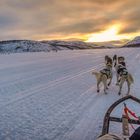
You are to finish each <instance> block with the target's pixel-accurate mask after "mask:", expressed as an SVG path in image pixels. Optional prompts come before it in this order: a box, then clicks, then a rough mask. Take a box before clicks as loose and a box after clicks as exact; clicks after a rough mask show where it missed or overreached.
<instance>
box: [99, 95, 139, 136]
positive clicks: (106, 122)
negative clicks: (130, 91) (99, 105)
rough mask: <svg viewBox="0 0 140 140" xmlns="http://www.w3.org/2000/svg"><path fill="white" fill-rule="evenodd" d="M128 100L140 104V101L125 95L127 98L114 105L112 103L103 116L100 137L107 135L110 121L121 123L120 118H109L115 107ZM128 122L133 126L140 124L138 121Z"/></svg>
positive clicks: (131, 120)
mask: <svg viewBox="0 0 140 140" xmlns="http://www.w3.org/2000/svg"><path fill="white" fill-rule="evenodd" d="M128 99H131V100H133V101H135V102H137V103H139V104H140V99H138V98H136V97H134V96H132V95H127V96H125V97H123V98H121V99H119V100H117V101H116V102H115V103H113V104H112V105H111V106H110V107H109V109H108V110H107V112H106V114H105V117H104V122H103V128H102V135H105V134H108V132H109V123H110V121H115V122H122V118H117V117H112V116H110V114H111V112H112V111H113V110H114V108H115V107H116V106H117V105H119V104H120V103H122V102H123V101H125V100H128ZM128 122H129V123H133V124H140V121H139V120H133V119H128Z"/></svg>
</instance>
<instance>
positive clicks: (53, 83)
mask: <svg viewBox="0 0 140 140" xmlns="http://www.w3.org/2000/svg"><path fill="white" fill-rule="evenodd" d="M100 66H102V64H100V65H98V66H96V67H95V66H94V67H92V68H91V69H88V70H84V71H80V72H79V73H77V74H74V75H67V76H64V77H60V78H58V79H56V80H53V81H50V82H49V83H47V84H46V83H45V84H44V85H41V86H38V87H33V88H31V89H30V90H25V91H23V92H20V93H19V94H25V93H27V94H26V95H23V96H22V95H21V96H20V97H19V98H17V99H14V100H13V101H10V102H8V103H6V104H3V105H1V106H0V108H3V107H5V106H8V105H10V104H13V103H16V102H18V101H21V100H23V99H25V98H27V97H30V96H32V95H35V94H37V93H38V92H41V91H42V90H46V89H48V88H51V87H53V88H54V87H55V86H58V85H60V84H62V83H64V82H66V81H68V80H72V79H74V78H76V77H79V76H82V75H84V74H86V73H89V72H91V71H92V70H95V69H96V68H99V67H100ZM28 92H29V94H28ZM38 94H39V93H38Z"/></svg>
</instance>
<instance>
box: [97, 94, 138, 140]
mask: <svg viewBox="0 0 140 140" xmlns="http://www.w3.org/2000/svg"><path fill="white" fill-rule="evenodd" d="M128 99H130V100H133V101H134V102H137V103H138V104H140V99H138V98H136V97H134V96H132V95H127V96H125V97H123V98H121V99H119V100H117V101H116V102H114V103H113V104H112V105H111V106H110V107H109V109H108V110H107V112H106V114H105V116H104V121H103V127H102V134H101V135H102V136H106V135H108V134H110V132H109V127H110V123H111V122H118V123H122V136H121V139H119V138H120V136H119V138H117V136H110V137H112V139H109V138H108V137H104V138H103V139H102V138H101V139H100V138H99V140H131V139H132V140H137V138H136V136H131V138H130V134H129V125H130V126H131V127H133V124H136V125H140V118H139V117H138V116H136V114H135V113H134V112H132V111H131V110H130V109H129V108H128V107H127V105H126V103H125V101H126V100H128ZM121 103H123V105H124V113H123V114H122V117H120V118H119V117H113V116H111V112H112V111H113V110H114V109H115V108H116V106H118V105H119V104H121ZM129 115H132V116H133V118H134V119H131V118H130V117H129ZM137 131H138V132H139V134H138V135H139V138H138V140H140V127H139V128H138V129H137ZM133 135H134V133H133ZM132 137H133V138H134V137H135V138H134V139H133V138H132ZM137 137H138V136H137ZM113 138H114V139H113Z"/></svg>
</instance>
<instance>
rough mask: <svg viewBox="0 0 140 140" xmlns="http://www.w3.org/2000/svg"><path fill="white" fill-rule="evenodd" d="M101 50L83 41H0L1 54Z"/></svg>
mask: <svg viewBox="0 0 140 140" xmlns="http://www.w3.org/2000/svg"><path fill="white" fill-rule="evenodd" d="M95 48H101V47H100V46H98V45H96V44H94V43H85V42H82V41H58V40H51V41H34V40H8V41H0V52H1V53H5V52H9V53H11V52H39V51H45V52H49V51H59V50H75V49H95Z"/></svg>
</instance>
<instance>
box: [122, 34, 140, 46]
mask: <svg viewBox="0 0 140 140" xmlns="http://www.w3.org/2000/svg"><path fill="white" fill-rule="evenodd" d="M123 47H140V36H137V37H135V38H134V39H133V40H131V41H129V42H127V43H126V44H125V45H124V46H123Z"/></svg>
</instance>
